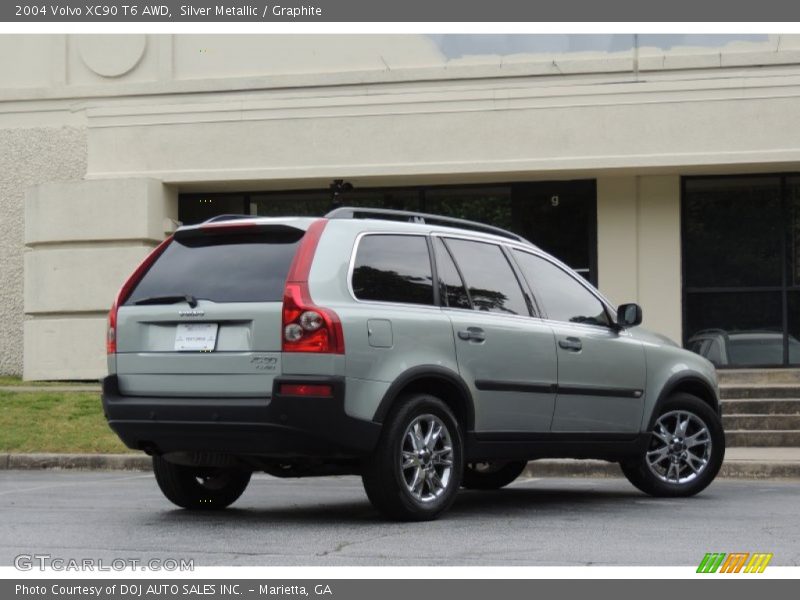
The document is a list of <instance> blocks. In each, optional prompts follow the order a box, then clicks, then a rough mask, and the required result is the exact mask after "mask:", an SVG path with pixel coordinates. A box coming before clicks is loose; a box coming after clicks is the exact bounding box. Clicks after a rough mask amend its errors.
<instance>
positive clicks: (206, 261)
mask: <svg viewBox="0 0 800 600" xmlns="http://www.w3.org/2000/svg"><path fill="white" fill-rule="evenodd" d="M310 222H311V220H309V219H285V220H280V221H278V220H270V221H269V222H265V221H262V220H258V221H255V220H252V221H225V222H219V223H210V224H206V225H201V226H197V227H192V228H182V229H180V230H178V232H176V234H175V236H174V239H173V240H172V241H171V242H170V243H168V244H167V245H166V246H165V247H164V249H163V251H162V252H161V254H160V255H158V257H157V258H156V259H155V262H153V264H152V265H151V266H149V268H148V269H147V270H146V272H145V273H144V275H143V276H141V279H140V280H139V281H138V282H134V287H133V288H132V291H131V292H130V295H129V296H128V297H127V299H125V301H124V303H123V304H122V305H121V306H119V307H118V310H117V314H116V331H115V335H116V340H115V341H116V371H117V375H118V380H119V388H120V392H121V393H122V394H123V395H126V396H161V397H165V396H174V397H264V396H267V395H269V393H270V392H271V390H272V382H273V379H274V378H275V377H276V376H278V375H280V374H281V339H282V326H281V313H282V300H283V293H284V287H285V282H286V276H287V273H288V271H289V268H290V265H291V263H292V260H293V259H294V257H295V253H296V251H297V249H298V246H299V243H300V240H301V238H302V237H303V235H304V233H305V231H306V229H307V228H308V226H309V224H310Z"/></svg>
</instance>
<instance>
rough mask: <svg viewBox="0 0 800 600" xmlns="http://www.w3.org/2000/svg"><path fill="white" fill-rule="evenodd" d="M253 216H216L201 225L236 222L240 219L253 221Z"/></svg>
mask: <svg viewBox="0 0 800 600" xmlns="http://www.w3.org/2000/svg"><path fill="white" fill-rule="evenodd" d="M255 218H256V217H255V215H217V216H216V217H211V218H210V219H208V220H206V221H203V223H202V225H205V224H206V223H216V222H217V221H238V220H240V219H255Z"/></svg>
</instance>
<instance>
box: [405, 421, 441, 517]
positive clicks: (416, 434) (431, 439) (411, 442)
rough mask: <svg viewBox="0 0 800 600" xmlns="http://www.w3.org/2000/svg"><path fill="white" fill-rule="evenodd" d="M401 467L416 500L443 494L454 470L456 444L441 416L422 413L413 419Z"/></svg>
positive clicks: (433, 498)
mask: <svg viewBox="0 0 800 600" xmlns="http://www.w3.org/2000/svg"><path fill="white" fill-rule="evenodd" d="M400 469H401V472H402V477H403V481H404V482H405V485H406V489H407V490H408V492H409V493H410V494H411V496H412V497H413V498H414V499H415V500H417V501H419V502H433V501H434V500H436V499H437V498H439V497H440V496H441V495H442V494H444V492H445V490H447V486H448V484H449V483H450V478H451V476H452V474H453V444H452V440H451V437H450V431H449V430H448V429H447V426H446V425H445V424H444V422H443V421H442V420H441V419H440V418H439V417H437V416H436V415H432V414H423V415H419V416H418V417H416V418H415V419H414V420H413V421H411V423H410V424H409V426H408V427H407V428H406V430H405V433H404V434H403V441H402V446H401V449H400Z"/></svg>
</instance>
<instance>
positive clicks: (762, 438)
mask: <svg viewBox="0 0 800 600" xmlns="http://www.w3.org/2000/svg"><path fill="white" fill-rule="evenodd" d="M725 443H726V445H728V446H752V447H760V448H763V447H767V446H769V447H775V446H787V447H794V448H796V447H798V446H800V431H788V430H785V429H779V430H773V431H764V430H757V431H746V430H742V429H732V430H729V431H726V432H725Z"/></svg>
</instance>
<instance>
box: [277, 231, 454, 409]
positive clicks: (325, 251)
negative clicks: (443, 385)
mask: <svg viewBox="0 0 800 600" xmlns="http://www.w3.org/2000/svg"><path fill="white" fill-rule="evenodd" d="M399 229H400V228H398V227H397V226H396V225H392V224H391V223H386V222H371V221H364V220H353V221H349V220H341V221H336V220H332V221H330V222H329V223H328V225H327V226H326V228H325V231H324V233H323V235H322V237H321V238H320V242H319V245H318V247H317V252H316V254H315V256H314V262H313V264H312V267H311V274H310V281H309V289H310V292H311V297H312V299H313V301H314V303H316V304H319V305H320V306H324V307H326V308H330V309H332V310H334V311H335V312H336V314H337V315H338V316H339V318H340V319H341V321H342V329H343V332H344V339H345V357H344V363H343V364H342V365H341V367H342V368H343V371H344V373H343V374H344V375H345V376H346V377H347V393H346V399H345V411H346V412H347V414H348V415H349V416H352V417H356V418H361V419H372V418H373V416H374V415H375V411H376V410H377V408H378V405H379V404H380V402H381V400H382V398H383V396H384V394H385V393H386V391H387V390H388V389H389V385H390V384H391V383H392V382H393V381H394V380H395V379H397V378H398V377H399V376H400V375H401V374H402V373H404V372H405V371H407V370H408V369H411V368H413V367H416V366H420V365H437V366H440V367H443V368H446V369H448V370H451V371H452V372H453V373H455V374H457V373H458V366H457V363H456V358H455V344H454V340H453V327H452V325H451V323H450V319H449V318H448V317H447V315H445V314H444V313H443V311H442V310H441V309H440V308H438V307H434V306H417V305H404V304H394V303H381V302H361V301H357V300H356V299H355V298H353V296H352V295H351V293H350V290H349V287H348V276H349V266H350V259H351V257H352V253H353V250H354V247H355V243H356V239H357V237H358V235H359V234H360V233H361V232H363V231H376V232H390V231H393V230H394V231H397V230H399ZM369 320H381V321H388V322H389V323H390V328H391V345H390V346H388V347H375V346H372V345H370V338H369V331H368V330H369V327H368V321H369ZM317 358H318V357H314V359H310V360H316V359H317ZM287 368H288V363H287V361H284V372H287ZM305 368H311V365H310V364H308V363H307V364H306V365H305Z"/></svg>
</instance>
